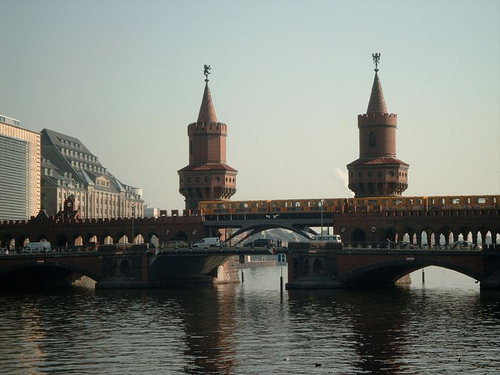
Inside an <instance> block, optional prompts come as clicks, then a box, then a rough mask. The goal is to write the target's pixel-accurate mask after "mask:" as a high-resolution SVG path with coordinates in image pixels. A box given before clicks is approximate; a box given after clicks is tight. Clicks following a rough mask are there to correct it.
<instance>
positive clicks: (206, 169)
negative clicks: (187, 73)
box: [178, 82, 238, 210]
mask: <svg viewBox="0 0 500 375" xmlns="http://www.w3.org/2000/svg"><path fill="white" fill-rule="evenodd" d="M188 136H189V165H188V166H186V167H184V168H182V169H181V170H179V171H178V173H179V192H180V193H181V194H182V195H184V197H185V202H186V209H188V210H195V209H196V208H197V206H198V202H199V201H201V200H220V199H229V198H231V196H232V195H233V194H234V193H235V192H236V174H237V173H238V172H237V171H236V170H235V169H233V168H231V167H230V166H229V165H227V164H226V137H227V125H226V124H223V123H221V122H218V121H217V115H216V113H215V108H214V106H213V102H212V95H211V94H210V89H209V87H208V82H207V84H206V85H205V91H204V94H203V100H202V103H201V107H200V113H199V115H198V121H197V122H195V123H192V124H189V126H188Z"/></svg>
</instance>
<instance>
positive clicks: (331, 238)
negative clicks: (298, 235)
mask: <svg viewBox="0 0 500 375" xmlns="http://www.w3.org/2000/svg"><path fill="white" fill-rule="evenodd" d="M310 242H313V243H325V242H333V243H342V239H341V238H340V235H339V234H323V235H320V234H315V235H314V236H312V237H311V239H310Z"/></svg>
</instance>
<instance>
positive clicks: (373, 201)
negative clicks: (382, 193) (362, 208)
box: [368, 199, 377, 206]
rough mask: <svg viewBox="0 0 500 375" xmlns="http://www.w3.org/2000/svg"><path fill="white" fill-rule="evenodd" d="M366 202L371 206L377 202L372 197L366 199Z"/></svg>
mask: <svg viewBox="0 0 500 375" xmlns="http://www.w3.org/2000/svg"><path fill="white" fill-rule="evenodd" d="M368 204H369V205H372V206H373V205H375V204H377V201H376V200H374V199H368Z"/></svg>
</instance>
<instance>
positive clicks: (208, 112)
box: [197, 65, 217, 122]
mask: <svg viewBox="0 0 500 375" xmlns="http://www.w3.org/2000/svg"><path fill="white" fill-rule="evenodd" d="M210 69H212V68H211V67H210V65H205V66H204V71H203V74H204V75H205V91H204V92H203V99H202V100H201V107H200V113H199V114H198V121H197V122H217V115H216V113H215V108H214V103H213V101H212V95H211V94H210V89H209V88H208V81H209V79H208V75H209V74H210Z"/></svg>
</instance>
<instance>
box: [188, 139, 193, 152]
mask: <svg viewBox="0 0 500 375" xmlns="http://www.w3.org/2000/svg"><path fill="white" fill-rule="evenodd" d="M189 155H193V141H189Z"/></svg>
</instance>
